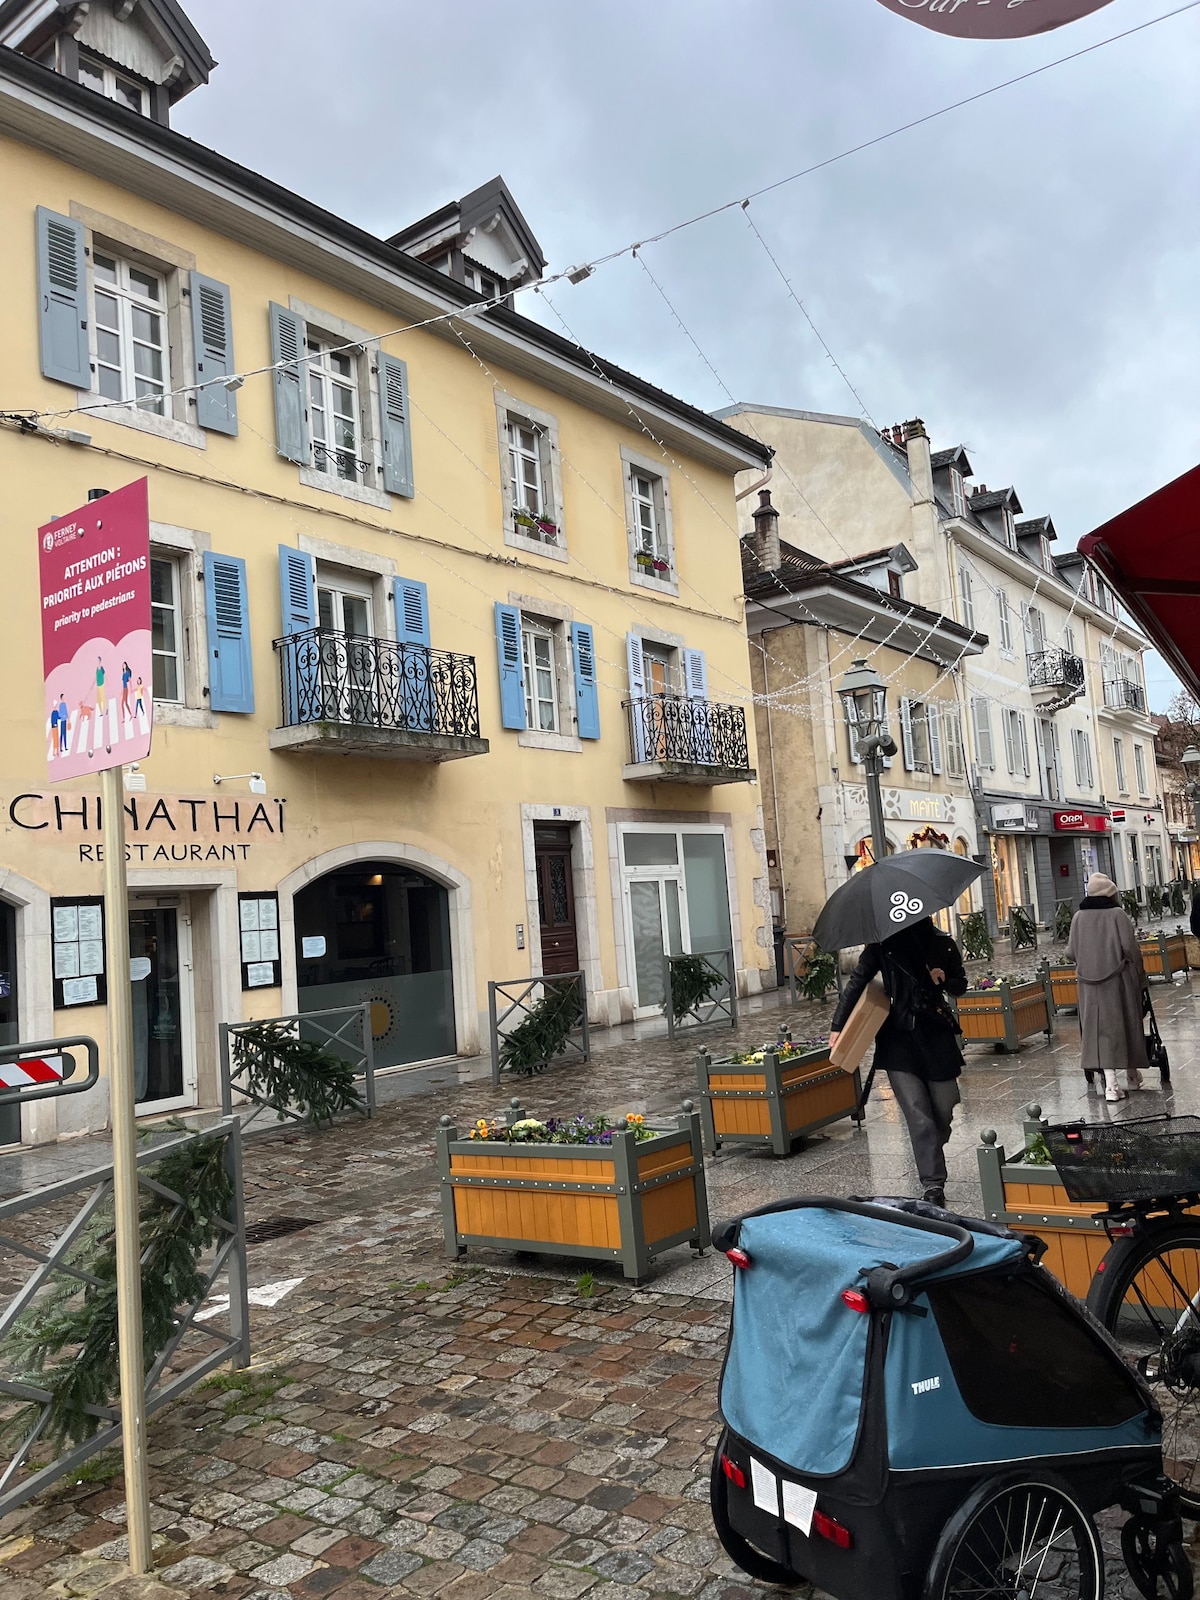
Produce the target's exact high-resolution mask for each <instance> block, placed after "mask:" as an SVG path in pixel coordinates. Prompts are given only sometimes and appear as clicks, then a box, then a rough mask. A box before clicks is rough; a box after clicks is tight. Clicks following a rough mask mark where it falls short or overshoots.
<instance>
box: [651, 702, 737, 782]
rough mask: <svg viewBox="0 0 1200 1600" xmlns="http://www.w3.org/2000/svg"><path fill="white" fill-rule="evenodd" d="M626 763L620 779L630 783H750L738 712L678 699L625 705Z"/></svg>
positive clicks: (732, 707) (733, 708)
mask: <svg viewBox="0 0 1200 1600" xmlns="http://www.w3.org/2000/svg"><path fill="white" fill-rule="evenodd" d="M625 711H626V714H627V716H628V718H629V753H630V761H629V765H628V766H626V767H625V768H624V770H623V772H622V777H624V778H625V779H626V781H628V782H635V783H690V784H700V785H704V786H711V785H713V784H718V783H749V782H750V781H751V779H753V778H754V777H755V772H754V769H753V768H752V767H751V765H750V747H749V745H748V744H747V742H746V713H745V711H744V710H743V708H742V707H741V706H721V705H714V704H713V702H712V701H710V700H692V699H689V698H687V697H685V696H684V695H677V694H655V695H647V696H646V697H645V698H643V699H639V700H627V701H626V702H625Z"/></svg>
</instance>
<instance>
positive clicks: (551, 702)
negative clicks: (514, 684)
mask: <svg viewBox="0 0 1200 1600" xmlns="http://www.w3.org/2000/svg"><path fill="white" fill-rule="evenodd" d="M554 645H555V639H554V630H553V629H552V628H551V627H550V626H549V625H547V624H546V623H543V622H537V621H534V620H533V619H531V618H528V617H522V618H521V660H522V665H523V666H524V669H525V725H526V727H528V728H533V729H536V730H537V731H538V732H540V733H557V732H558V731H559V718H558V665H557V662H556V660H555V648H554Z"/></svg>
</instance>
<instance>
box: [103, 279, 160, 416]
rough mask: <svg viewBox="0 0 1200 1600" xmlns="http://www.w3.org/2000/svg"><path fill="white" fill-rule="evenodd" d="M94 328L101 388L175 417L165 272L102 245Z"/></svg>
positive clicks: (109, 394) (107, 393) (109, 396)
mask: <svg viewBox="0 0 1200 1600" xmlns="http://www.w3.org/2000/svg"><path fill="white" fill-rule="evenodd" d="M92 328H93V337H94V349H93V357H94V360H95V363H96V388H97V390H98V391H99V393H100V394H102V395H104V396H105V397H106V398H107V399H109V400H120V401H124V402H126V403H128V404H132V405H136V406H137V407H138V408H139V410H142V411H152V412H154V414H155V415H156V416H160V417H169V416H170V415H171V398H170V390H171V355H170V339H169V333H168V327H167V309H166V285H165V282H164V280H163V279H162V278H161V277H160V276H159V274H158V273H156V272H151V271H150V270H149V269H148V268H146V267H142V266H138V265H136V264H135V263H134V262H131V261H126V260H123V259H122V258H121V257H120V256H117V255H110V254H109V253H108V252H107V251H105V250H103V249H97V250H96V251H95V253H94V255H93V257H92Z"/></svg>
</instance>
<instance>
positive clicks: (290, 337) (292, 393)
mask: <svg viewBox="0 0 1200 1600" xmlns="http://www.w3.org/2000/svg"><path fill="white" fill-rule="evenodd" d="M270 311H271V361H272V363H273V364H274V366H275V374H274V376H275V448H276V449H277V450H278V451H279V454H280V455H281V456H284V457H286V459H287V460H288V461H295V462H297V463H298V464H299V465H300V466H302V467H306V466H308V465H309V454H310V452H309V441H308V372H307V369H306V367H304V366H302V365H301V361H300V358H301V356H302V355H303V354H304V321H303V318H301V317H298V316H297V315H296V313H295V312H294V311H287V310H285V309H284V307H283V306H277V305H276V304H275V302H274V301H273V300H272V301H271V307H270Z"/></svg>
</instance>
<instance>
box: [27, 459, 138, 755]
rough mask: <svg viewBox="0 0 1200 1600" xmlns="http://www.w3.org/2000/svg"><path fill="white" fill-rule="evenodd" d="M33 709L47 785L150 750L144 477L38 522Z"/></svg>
mask: <svg viewBox="0 0 1200 1600" xmlns="http://www.w3.org/2000/svg"><path fill="white" fill-rule="evenodd" d="M38 557H39V562H40V567H41V606H42V668H43V671H44V673H45V677H46V682H45V690H44V695H43V710H42V715H43V719H44V726H45V733H46V760H47V762H48V764H49V768H50V780H51V782H52V783H58V782H62V781H63V780H64V779H67V778H82V777H86V776H87V775H88V774H89V773H93V772H103V771H105V770H106V769H107V768H109V767H121V766H127V765H128V764H129V763H130V762H132V761H143V760H144V759H145V758H146V756H148V755H149V754H150V734H151V725H152V722H153V716H154V700H153V693H152V685H153V682H154V677H153V664H154V657H153V654H152V652H151V645H150V509H149V496H148V492H147V486H146V480H145V478H140V479H139V480H138V482H137V483H131V484H127V485H126V487H125V488H124V489H115V490H114V491H113V493H112V494H108V495H105V496H103V498H101V499H99V500H91V501H89V502H88V504H87V505H86V506H81V507H80V509H79V510H78V511H72V512H71V514H70V515H69V516H66V517H57V518H56V519H55V520H54V521H53V522H48V523H47V524H46V525H45V527H44V528H39V529H38Z"/></svg>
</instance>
